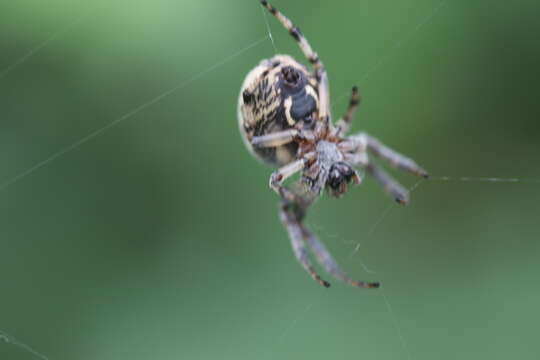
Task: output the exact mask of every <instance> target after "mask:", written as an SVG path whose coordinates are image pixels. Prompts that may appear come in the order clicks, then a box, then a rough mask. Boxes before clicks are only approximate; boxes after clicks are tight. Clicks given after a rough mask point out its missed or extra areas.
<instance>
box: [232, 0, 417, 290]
mask: <svg viewBox="0 0 540 360" xmlns="http://www.w3.org/2000/svg"><path fill="white" fill-rule="evenodd" d="M261 3H262V5H263V6H265V7H266V8H267V9H268V11H269V12H270V13H271V14H273V15H274V16H275V17H276V18H277V19H278V20H279V21H280V22H281V24H282V25H283V26H284V27H285V28H286V29H287V30H288V31H289V33H290V34H291V35H292V37H293V38H294V39H295V40H296V42H297V43H298V45H299V46H300V49H301V50H302V52H303V53H304V55H305V56H306V58H307V59H308V61H309V62H310V64H311V65H312V66H313V70H312V71H309V70H308V69H307V68H306V67H305V66H304V65H302V64H300V63H299V62H297V61H296V60H295V59H293V58H292V57H290V56H288V55H276V56H274V57H273V58H271V59H266V60H262V61H261V62H260V64H259V65H258V66H256V67H255V68H254V69H253V70H251V71H250V72H249V74H248V75H247V76H246V79H245V80H244V83H243V85H242V88H241V91H240V97H239V99H238V121H239V125H240V132H241V134H242V138H243V140H244V143H245V144H246V146H247V148H248V150H249V151H250V152H251V153H252V154H253V155H254V156H255V157H257V158H258V159H259V160H262V161H263V162H265V163H267V164H270V165H273V166H277V167H279V169H278V170H276V171H275V172H274V173H272V175H271V177H270V187H271V188H272V189H273V190H274V191H276V192H277V193H278V194H279V195H280V196H281V199H282V204H281V207H280V218H281V221H282V222H283V224H284V226H285V227H286V228H287V231H288V233H289V237H290V239H291V244H292V247H293V251H294V253H295V255H296V258H297V259H298V261H300V263H301V264H302V266H303V267H304V269H305V270H306V271H307V272H308V273H309V274H310V275H311V276H312V277H313V278H314V279H315V280H316V281H318V282H319V283H320V284H321V285H324V286H326V287H328V286H330V284H329V283H328V282H327V281H325V280H322V279H321V278H320V277H319V275H318V274H317V273H316V272H315V270H314V269H313V267H312V265H311V263H310V261H309V258H308V255H307V250H306V244H307V246H308V247H309V248H310V249H311V250H312V251H313V253H314V254H315V257H316V258H317V260H318V262H319V263H320V264H321V265H322V266H323V267H324V268H325V269H326V271H328V272H329V273H330V274H332V275H333V276H334V277H336V278H338V279H340V280H343V281H344V282H346V283H348V284H350V285H354V286H358V287H367V288H375V287H379V283H377V282H364V281H356V280H353V279H352V278H350V277H349V276H348V275H347V274H346V273H345V272H344V271H343V270H341V269H340V267H339V266H338V265H337V263H336V262H335V260H334V259H333V258H332V256H331V255H330V253H329V252H328V250H326V248H325V247H324V245H323V244H322V243H321V242H320V241H319V239H318V238H317V237H316V236H315V235H314V234H313V233H312V232H311V231H309V229H307V228H306V227H305V226H304V224H303V223H302V220H303V218H304V215H305V213H306V210H307V208H308V207H309V206H310V205H311V204H312V203H313V201H314V200H315V199H317V198H318V197H319V196H320V195H321V194H322V192H323V191H324V190H325V189H326V190H327V191H328V193H329V194H330V195H332V196H335V197H338V196H341V195H343V194H344V193H345V192H346V191H347V189H348V186H349V184H351V183H354V184H359V183H360V177H359V176H358V174H357V172H356V170H355V167H356V168H361V169H363V170H365V172H366V173H367V174H368V175H370V176H372V177H373V178H374V179H375V180H376V181H377V182H378V183H379V184H380V185H381V186H382V187H383V188H384V190H385V191H386V192H388V193H389V194H390V195H392V196H393V197H394V199H395V200H396V201H397V202H398V203H401V204H406V203H407V202H408V192H407V190H405V189H404V188H403V187H402V186H401V185H400V184H399V183H397V182H396V181H395V180H394V179H392V178H391V177H390V176H389V175H388V174H387V173H386V172H385V171H384V170H382V169H381V168H380V167H378V166H377V165H375V164H374V163H373V162H372V161H371V160H370V158H369V157H368V153H371V154H372V155H375V156H377V157H380V158H381V159H383V160H386V161H388V163H389V164H390V165H391V166H393V167H395V168H398V169H400V170H404V171H407V172H409V173H412V174H414V175H418V176H423V177H427V173H426V171H425V170H423V169H422V168H421V167H420V166H418V165H417V164H416V163H415V162H414V161H413V160H411V159H409V158H407V157H405V156H403V155H401V154H399V153H397V152H395V151H394V150H392V149H390V148H388V147H387V146H385V145H383V144H382V143H381V142H379V141H378V140H377V139H375V138H373V137H371V136H370V135H368V134H366V133H358V134H355V135H352V136H345V134H346V133H347V131H348V130H349V127H350V124H351V121H352V117H353V115H354V112H355V110H356V108H357V106H358V104H359V97H358V90H357V88H356V87H354V88H353V90H352V95H351V100H350V102H349V106H348V108H347V111H346V112H345V114H344V115H343V116H342V117H341V118H340V119H339V120H338V121H337V123H336V124H335V125H334V124H332V122H331V119H330V112H329V103H330V94H329V91H328V79H327V75H326V70H325V68H324V66H323V64H322V62H321V60H320V59H319V57H318V55H317V54H316V53H315V52H314V51H313V49H312V48H311V46H310V45H309V43H308V42H307V40H306V38H305V37H304V36H303V35H302V34H301V32H300V30H299V29H298V28H297V27H296V26H294V25H293V24H292V22H291V21H290V20H289V19H288V18H287V17H285V16H284V15H283V14H282V13H280V12H279V11H278V10H277V9H276V8H274V7H273V6H272V5H270V4H269V3H268V2H267V1H265V0H261ZM298 172H301V173H302V176H301V178H300V181H299V182H298V183H296V184H295V186H294V187H292V188H288V187H286V186H284V185H283V182H284V181H285V180H286V179H287V178H289V177H290V176H292V175H294V174H295V173H298Z"/></svg>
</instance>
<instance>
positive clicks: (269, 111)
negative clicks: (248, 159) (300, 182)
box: [238, 55, 318, 166]
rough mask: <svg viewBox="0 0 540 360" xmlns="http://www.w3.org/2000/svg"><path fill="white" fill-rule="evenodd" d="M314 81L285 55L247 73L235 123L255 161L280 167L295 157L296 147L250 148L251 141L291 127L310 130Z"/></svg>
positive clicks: (314, 102)
mask: <svg viewBox="0 0 540 360" xmlns="http://www.w3.org/2000/svg"><path fill="white" fill-rule="evenodd" d="M317 108H318V94H317V91H316V80H315V79H314V78H313V76H312V75H311V73H310V72H308V71H307V69H306V68H305V67H304V66H303V65H301V64H300V63H298V62H297V61H296V60H294V59H293V58H292V57H290V56H288V55H276V56H274V57H273V58H271V59H265V60H263V61H261V62H260V64H259V65H258V66H256V67H255V68H254V69H253V70H251V71H250V72H249V73H248V75H247V76H246V79H245V80H244V83H243V85H242V88H241V90H240V96H239V98H238V122H239V127H240V133H241V135H242V139H243V140H244V143H245V144H246V147H247V148H248V150H249V151H250V152H251V153H252V154H253V155H254V156H255V157H256V158H258V159H259V160H261V161H263V162H265V163H267V164H269V165H272V166H282V165H285V164H288V163H289V162H291V161H293V160H294V159H295V158H296V155H297V150H298V144H297V143H296V142H291V143H289V144H286V145H280V146H276V147H258V146H253V144H252V143H251V139H252V138H253V137H255V136H263V135H268V134H272V133H276V132H280V131H283V130H287V129H291V128H304V129H305V128H312V127H313V125H314V122H315V121H314V119H316V116H317Z"/></svg>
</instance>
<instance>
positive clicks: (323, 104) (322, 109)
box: [261, 0, 330, 120]
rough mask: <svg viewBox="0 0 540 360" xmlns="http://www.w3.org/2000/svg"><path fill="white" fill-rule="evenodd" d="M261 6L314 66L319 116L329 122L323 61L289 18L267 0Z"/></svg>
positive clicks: (328, 98)
mask: <svg viewBox="0 0 540 360" xmlns="http://www.w3.org/2000/svg"><path fill="white" fill-rule="evenodd" d="M261 4H262V5H263V6H264V7H266V8H267V9H268V11H269V12H270V13H271V14H272V15H274V16H275V17H276V19H277V20H278V21H279V22H280V23H281V24H282V25H283V27H285V29H287V31H289V34H291V36H292V37H293V38H294V40H296V43H297V44H298V46H299V47H300V49H301V50H302V52H303V53H304V56H305V57H306V58H307V59H308V61H309V63H310V64H311V65H313V69H314V72H315V77H316V79H317V82H318V92H319V116H320V118H321V119H325V120H329V115H330V112H329V109H330V93H329V88H328V76H327V75H326V70H325V68H324V65H323V63H322V61H321V59H319V56H318V55H317V53H316V52H315V51H314V50H313V49H312V48H311V45H310V44H309V42H308V41H307V39H306V38H305V37H304V35H302V32H301V31H300V29H299V28H298V27H297V26H295V25H294V24H293V23H292V21H291V20H289V18H288V17H286V16H285V15H283V14H282V13H281V12H280V11H279V10H278V9H276V8H275V7H273V6H272V5H270V4H269V3H268V1H266V0H261Z"/></svg>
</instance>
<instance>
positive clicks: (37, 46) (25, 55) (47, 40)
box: [0, 16, 85, 80]
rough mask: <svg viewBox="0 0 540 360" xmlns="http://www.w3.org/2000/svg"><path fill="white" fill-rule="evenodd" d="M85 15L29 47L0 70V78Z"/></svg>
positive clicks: (80, 20)
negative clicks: (28, 49) (24, 52)
mask: <svg viewBox="0 0 540 360" xmlns="http://www.w3.org/2000/svg"><path fill="white" fill-rule="evenodd" d="M84 17H85V16H81V17H79V18H77V19H76V20H75V21H73V22H71V23H69V24H68V25H67V26H65V27H63V28H61V29H60V30H58V31H56V32H54V33H53V34H52V35H51V36H49V37H48V38H47V39H45V40H44V41H43V42H41V43H39V44H38V45H36V46H35V47H34V48H32V49H30V51H28V52H27V53H26V54H24V55H23V56H22V57H20V58H19V59H18V60H16V61H15V62H14V63H13V64H11V65H9V66H8V67H7V68H5V69H4V70H2V71H0V80H2V79H3V78H4V77H6V76H7V75H8V74H9V73H10V72H12V71H13V70H14V69H15V68H17V67H18V66H19V65H21V64H22V63H24V62H25V61H26V60H28V59H29V58H31V57H32V56H33V55H35V54H36V53H38V52H39V51H40V50H41V49H43V48H44V47H45V46H47V45H48V44H49V43H51V42H52V41H53V40H55V39H56V38H58V37H59V36H61V35H63V34H65V33H67V31H68V30H69V29H71V28H73V27H74V26H75V25H77V24H79V23H80V22H82V20H83V18H84Z"/></svg>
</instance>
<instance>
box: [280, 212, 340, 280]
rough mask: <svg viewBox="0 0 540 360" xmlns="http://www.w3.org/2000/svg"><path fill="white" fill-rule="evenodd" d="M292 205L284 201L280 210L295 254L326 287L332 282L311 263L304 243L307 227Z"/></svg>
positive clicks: (308, 270) (314, 277) (304, 266)
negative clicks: (321, 275)
mask: <svg viewBox="0 0 540 360" xmlns="http://www.w3.org/2000/svg"><path fill="white" fill-rule="evenodd" d="M291 205H292V204H290V203H287V202H283V203H282V204H281V207H280V210H279V217H280V219H281V222H282V223H283V226H285V228H286V229H287V232H288V233H289V238H290V240H291V246H292V248H293V252H294V255H295V256H296V259H297V260H298V262H299V263H300V264H301V265H302V267H303V268H304V270H306V272H307V273H308V274H309V275H310V276H311V277H312V278H313V280H315V281H317V282H318V283H319V284H321V285H322V286H324V287H330V283H329V282H328V281H325V280H323V279H322V278H321V277H320V276H319V274H317V272H316V271H315V269H313V265H311V261H309V256H308V252H307V250H306V246H305V244H304V230H305V229H304V226H303V225H302V223H301V222H300V220H299V219H298V217H297V215H296V211H295V210H293V209H291Z"/></svg>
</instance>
